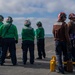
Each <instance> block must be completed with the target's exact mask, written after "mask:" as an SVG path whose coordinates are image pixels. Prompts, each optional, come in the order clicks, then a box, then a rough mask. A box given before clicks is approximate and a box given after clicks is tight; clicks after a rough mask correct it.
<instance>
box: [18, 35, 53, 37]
mask: <svg viewBox="0 0 75 75" xmlns="http://www.w3.org/2000/svg"><path fill="white" fill-rule="evenodd" d="M18 36H19V38H21V34H19V35H18ZM45 37H53V34H45Z"/></svg>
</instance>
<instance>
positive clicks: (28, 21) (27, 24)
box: [24, 19, 31, 27]
mask: <svg viewBox="0 0 75 75" xmlns="http://www.w3.org/2000/svg"><path fill="white" fill-rule="evenodd" d="M24 25H25V26H27V27H29V26H30V25H31V22H30V20H29V19H28V20H25V23H24Z"/></svg>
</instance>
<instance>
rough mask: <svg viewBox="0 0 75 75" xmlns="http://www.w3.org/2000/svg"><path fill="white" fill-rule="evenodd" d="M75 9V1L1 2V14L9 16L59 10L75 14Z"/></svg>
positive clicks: (30, 0)
mask: <svg viewBox="0 0 75 75" xmlns="http://www.w3.org/2000/svg"><path fill="white" fill-rule="evenodd" d="M69 7H70V8H69ZM74 9H75V1H74V0H0V11H1V13H8V14H27V13H35V12H38V13H44V12H50V13H52V12H56V11H58V10H63V11H67V12H71V11H74V12H75V10H74Z"/></svg>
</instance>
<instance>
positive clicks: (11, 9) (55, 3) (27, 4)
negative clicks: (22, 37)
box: [0, 0, 75, 34]
mask: <svg viewBox="0 0 75 75" xmlns="http://www.w3.org/2000/svg"><path fill="white" fill-rule="evenodd" d="M60 12H65V13H66V14H67V20H66V22H68V21H69V20H68V15H69V14H70V13H74V12H75V0H0V14H1V15H3V16H4V18H5V19H4V20H6V18H7V17H8V16H11V17H12V18H13V24H15V25H16V26H17V29H18V33H19V34H21V31H22V28H23V27H24V21H25V20H26V19H30V21H31V26H32V27H33V28H34V30H35V29H36V28H37V26H36V23H37V22H38V21H41V22H42V24H43V27H44V29H45V34H52V27H53V24H54V23H55V22H56V21H57V16H58V14H59V13H60Z"/></svg>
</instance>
